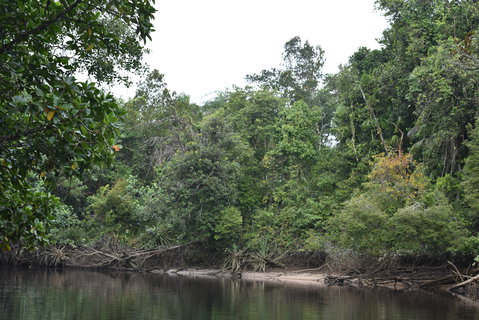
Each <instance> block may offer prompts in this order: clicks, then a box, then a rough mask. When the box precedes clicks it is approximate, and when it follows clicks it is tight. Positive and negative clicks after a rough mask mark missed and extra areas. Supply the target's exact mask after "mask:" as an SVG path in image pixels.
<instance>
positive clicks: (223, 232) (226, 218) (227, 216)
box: [213, 207, 243, 243]
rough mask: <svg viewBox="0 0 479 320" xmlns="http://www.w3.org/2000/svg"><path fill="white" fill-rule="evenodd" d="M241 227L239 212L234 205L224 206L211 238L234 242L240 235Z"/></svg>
mask: <svg viewBox="0 0 479 320" xmlns="http://www.w3.org/2000/svg"><path fill="white" fill-rule="evenodd" d="M242 228H243V217H242V216H241V212H240V211H239V210H238V209H237V208H235V207H229V208H225V209H223V210H222V211H221V212H220V215H219V217H218V222H217V224H216V226H215V235H214V237H213V238H214V239H215V240H222V241H224V242H226V243H234V242H235V241H237V240H238V239H239V238H240V237H241V233H242Z"/></svg>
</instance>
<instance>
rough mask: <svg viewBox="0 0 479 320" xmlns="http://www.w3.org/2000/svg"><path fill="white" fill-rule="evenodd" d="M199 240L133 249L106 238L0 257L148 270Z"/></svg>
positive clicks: (18, 262)
mask: <svg viewBox="0 0 479 320" xmlns="http://www.w3.org/2000/svg"><path fill="white" fill-rule="evenodd" d="M198 243H199V242H198V241H195V242H189V243H186V244H178V245H171V246H160V247H155V248H149V249H134V248H130V247H126V246H120V245H118V244H111V243H109V242H107V243H106V244H103V245H97V246H95V247H93V246H82V247H77V248H71V247H65V246H64V247H49V248H42V249H37V250H35V251H32V252H26V251H23V250H12V251H11V252H8V253H4V256H2V257H0V258H1V259H0V260H4V261H6V262H7V263H11V264H15V265H48V266H67V267H80V268H111V269H133V270H140V269H142V270H145V269H148V267H149V266H148V265H149V264H155V265H157V264H158V261H163V262H164V263H165V264H168V262H169V261H170V260H172V259H174V258H178V257H181V254H178V253H179V252H181V251H185V250H188V249H189V248H192V247H194V246H195V245H197V244H198ZM152 260H155V261H154V262H153V261H152ZM150 262H151V263H150Z"/></svg>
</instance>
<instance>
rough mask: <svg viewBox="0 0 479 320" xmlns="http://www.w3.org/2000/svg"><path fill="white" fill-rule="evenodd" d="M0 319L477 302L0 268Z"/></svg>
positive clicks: (414, 309) (396, 308) (208, 315)
mask: <svg viewBox="0 0 479 320" xmlns="http://www.w3.org/2000/svg"><path fill="white" fill-rule="evenodd" d="M0 319H8V320H16V319H22V320H27V319H35V320H41V319H45V320H47V319H48V320H60V319H61V320H65V319H68V320H83V319H85V320H86V319H88V320H93V319H94V320H100V319H115V320H123V319H198V320H201V319H219V320H223V319H275V320H276V319H294V320H296V319H305V320H307V319H335V320H336V319H337V320H343V319H357V320H374V319H385V320H386V319H387V320H395V319H398V320H399V319H404V320H405V319H408V320H410V319H424V320H429V319H431V320H433V319H434V320H440V319H447V320H462V319H478V320H479V307H477V306H476V305H474V304H472V303H468V302H465V301H462V300H460V299H457V298H453V297H450V296H445V295H444V296H443V295H439V294H433V293H430V292H426V291H418V292H395V291H393V290H387V289H375V290H372V289H358V288H346V287H327V288H324V287H318V286H313V285H298V284H284V283H271V282H252V281H244V280H229V279H201V278H200V279H198V278H188V277H179V276H168V275H157V274H144V273H124V272H92V271H79V270H53V269H28V268H0Z"/></svg>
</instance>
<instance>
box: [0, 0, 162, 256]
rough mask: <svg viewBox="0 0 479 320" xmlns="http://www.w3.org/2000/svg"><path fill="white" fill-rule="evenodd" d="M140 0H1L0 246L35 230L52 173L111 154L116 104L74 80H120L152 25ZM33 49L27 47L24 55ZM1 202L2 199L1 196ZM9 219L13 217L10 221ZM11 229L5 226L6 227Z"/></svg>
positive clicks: (49, 205)
mask: <svg viewBox="0 0 479 320" xmlns="http://www.w3.org/2000/svg"><path fill="white" fill-rule="evenodd" d="M154 12H155V9H154V8H153V6H152V5H151V3H150V2H149V1H134V2H131V1H127V0H115V1H108V2H104V1H96V0H89V1H79V0H66V1H49V0H48V1H47V0H35V1H27V2H26V1H7V2H4V3H2V6H1V8H0V39H1V40H0V60H1V61H2V66H1V67H0V119H1V120H0V183H1V189H0V199H2V200H1V201H2V203H1V204H0V217H1V218H0V219H1V224H2V225H4V227H2V228H1V230H2V231H1V236H0V245H1V246H2V247H3V248H7V249H8V247H9V246H10V244H11V243H12V242H19V241H22V244H24V245H27V246H28V245H33V244H34V243H35V242H36V241H40V240H41V239H42V238H43V235H44V232H43V231H42V230H43V229H44V226H46V225H48V224H49V221H50V220H51V217H52V209H53V207H54V206H55V205H56V202H55V201H54V199H53V198H52V197H51V196H50V195H49V193H48V192H46V191H35V188H34V186H35V185H36V184H38V181H40V180H41V181H43V183H44V184H45V186H46V187H47V188H49V189H52V186H53V185H54V181H55V179H56V177H57V176H58V174H60V173H64V174H66V175H72V174H78V173H80V172H82V171H84V170H85V169H87V168H89V167H92V166H93V165H99V166H101V165H108V164H111V162H112V160H113V153H114V151H113V149H112V146H113V145H114V138H115V135H116V134H117V129H118V127H119V123H118V122H119V118H120V116H121V114H122V113H121V111H120V109H119V107H118V104H117V102H116V101H115V99H114V98H113V96H112V95H110V94H105V93H104V92H102V91H101V90H100V89H98V87H97V85H96V84H94V83H89V82H81V81H78V80H77V79H76V78H75V75H76V74H78V73H79V72H84V73H86V74H87V75H89V76H91V77H93V78H95V79H96V80H97V81H99V82H103V83H112V82H113V81H115V80H122V77H121V76H120V74H119V73H118V72H119V71H120V70H136V69H138V68H139V66H140V64H141V57H142V55H143V52H144V50H143V49H142V44H141V42H143V41H145V40H146V39H147V38H149V34H150V33H151V32H152V23H151V20H152V19H153V13H154ZM32 52H33V53H35V54H32ZM3 202H5V203H3ZM17 220H19V221H17ZM14 225H15V226H16V227H13V226H14Z"/></svg>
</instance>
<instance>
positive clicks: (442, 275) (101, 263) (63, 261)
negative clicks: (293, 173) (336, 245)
mask: <svg viewBox="0 0 479 320" xmlns="http://www.w3.org/2000/svg"><path fill="white" fill-rule="evenodd" d="M224 261H225V258H224V256H222V255H221V254H220V253H218V252H216V253H212V252H204V249H202V246H201V243H189V244H185V245H176V246H168V247H158V248H151V249H132V248H127V247H114V246H112V244H111V243H109V244H105V245H103V246H101V247H100V246H97V247H74V248H73V247H49V248H41V249H37V250H34V251H25V250H20V249H14V250H12V251H10V252H3V253H0V262H1V263H3V264H10V265H24V266H25V265H26V266H41V265H43V266H48V267H67V268H78V269H90V270H92V269H96V270H98V269H100V270H116V271H118V270H121V271H131V272H140V273H154V274H155V273H156V274H168V275H175V276H182V277H191V278H223V279H227V278H232V279H237V280H239V279H241V281H256V282H258V281H260V282H275V283H283V284H296V285H308V286H318V287H326V286H354V287H359V288H361V287H363V288H364V287H365V288H376V287H383V288H389V289H393V290H401V291H406V290H418V289H434V290H436V289H439V290H441V291H447V290H448V289H449V288H451V287H452V286H454V285H455V284H456V283H458V282H461V281H463V280H464V279H467V276H465V278H462V279H461V278H460V276H463V275H464V274H466V273H468V272H469V271H468V270H461V271H459V269H458V268H457V267H455V266H454V265H453V264H452V263H446V262H441V261H440V260H438V261H431V260H417V259H416V260H408V259H405V258H404V259H398V258H397V257H393V258H391V259H387V258H384V259H381V260H377V259H376V260H372V259H369V260H359V259H356V260H355V261H353V260H352V259H349V260H348V259H347V257H342V260H341V261H340V263H338V261H334V259H333V258H332V257H330V256H327V255H326V254H324V253H304V252H302V253H299V252H296V253H290V254H288V255H287V256H285V257H283V260H282V261H281V262H279V263H278V261H279V260H275V261H268V260H265V261H263V262H262V263H263V264H264V269H262V270H261V272H260V271H258V269H256V270H255V267H254V265H252V264H249V265H248V264H247V263H244V261H243V262H242V263H237V264H234V263H233V264H232V263H231V262H230V263H228V264H225V263H224ZM193 266H195V267H193ZM472 271H474V270H472ZM476 271H479V270H476ZM469 274H474V273H469ZM459 289H460V290H456V293H459V294H462V295H466V296H468V297H470V298H472V299H474V300H476V301H477V297H478V294H477V285H476V283H471V285H468V286H463V287H461V288H459Z"/></svg>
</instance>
